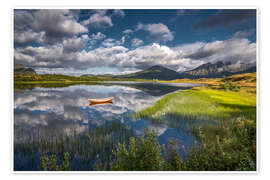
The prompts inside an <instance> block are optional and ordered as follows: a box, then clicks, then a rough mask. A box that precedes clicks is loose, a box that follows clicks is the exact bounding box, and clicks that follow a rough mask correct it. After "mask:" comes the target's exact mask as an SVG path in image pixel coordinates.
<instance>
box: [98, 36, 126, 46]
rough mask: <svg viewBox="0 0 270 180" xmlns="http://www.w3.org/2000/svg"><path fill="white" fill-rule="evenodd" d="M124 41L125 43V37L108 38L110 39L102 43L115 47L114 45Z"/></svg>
mask: <svg viewBox="0 0 270 180" xmlns="http://www.w3.org/2000/svg"><path fill="white" fill-rule="evenodd" d="M123 43H125V37H123V39H121V40H116V39H113V38H108V39H105V40H104V41H103V42H102V43H101V44H102V46H105V47H113V46H119V45H121V44H123Z"/></svg>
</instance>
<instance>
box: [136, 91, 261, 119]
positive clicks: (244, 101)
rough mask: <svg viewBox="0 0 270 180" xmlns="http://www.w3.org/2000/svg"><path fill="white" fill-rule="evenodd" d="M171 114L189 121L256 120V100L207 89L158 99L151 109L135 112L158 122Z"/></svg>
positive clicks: (177, 93)
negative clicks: (243, 117)
mask: <svg viewBox="0 0 270 180" xmlns="http://www.w3.org/2000/svg"><path fill="white" fill-rule="evenodd" d="M165 114H175V115H177V116H179V117H190V119H202V118H203V119H208V120H217V119H218V120H225V119H230V118H235V117H238V116H240V115H244V116H245V117H248V118H255V116H256V96H254V95H253V94H250V93H239V92H230V91H229V92H227V91H220V90H213V89H207V88H200V89H197V88H196V89H191V90H183V91H179V92H176V93H173V94H169V95H167V96H166V97H164V98H162V99H160V100H159V101H157V102H156V103H155V105H154V106H152V107H149V108H146V109H144V110H142V111H140V112H137V114H136V116H137V117H148V118H152V119H160V118H162V117H163V116H164V115H165Z"/></svg>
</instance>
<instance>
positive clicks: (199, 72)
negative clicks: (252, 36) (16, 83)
mask: <svg viewBox="0 0 270 180" xmlns="http://www.w3.org/2000/svg"><path fill="white" fill-rule="evenodd" d="M249 72H256V66H252V65H247V64H241V63H238V64H232V63H230V62H226V63H224V62H222V61H218V62H216V63H206V64H203V65H201V66H199V67H197V68H195V69H192V70H189V71H185V72H181V73H179V72H176V71H174V70H171V69H169V68H166V67H163V66H160V65H155V66H152V67H150V68H147V69H145V70H142V71H138V72H135V73H130V74H124V75H112V74H104V75H93V74H85V75H82V77H87V76H88V77H91V76H99V77H111V78H130V79H150V80H154V79H158V80H173V79H183V78H189V79H197V78H218V77H223V76H230V75H233V74H241V73H249ZM14 73H23V74H36V72H35V70H34V69H32V68H27V67H24V66H23V65H15V66H14Z"/></svg>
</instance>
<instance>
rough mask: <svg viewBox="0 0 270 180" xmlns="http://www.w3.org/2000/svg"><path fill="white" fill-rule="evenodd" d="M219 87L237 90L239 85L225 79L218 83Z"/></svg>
mask: <svg viewBox="0 0 270 180" xmlns="http://www.w3.org/2000/svg"><path fill="white" fill-rule="evenodd" d="M220 87H221V89H224V90H226V91H228V90H229V91H237V92H238V91H239V90H240V88H241V87H240V86H239V85H237V84H234V83H232V82H231V81H225V82H224V83H223V84H221V85H220Z"/></svg>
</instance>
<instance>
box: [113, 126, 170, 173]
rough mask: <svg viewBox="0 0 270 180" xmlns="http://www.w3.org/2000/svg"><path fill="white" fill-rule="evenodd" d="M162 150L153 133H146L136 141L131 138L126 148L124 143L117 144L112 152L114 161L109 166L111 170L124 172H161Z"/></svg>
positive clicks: (163, 162) (162, 162) (162, 163)
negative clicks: (116, 147)
mask: <svg viewBox="0 0 270 180" xmlns="http://www.w3.org/2000/svg"><path fill="white" fill-rule="evenodd" d="M164 149H165V148H164V147H162V146H160V145H159V143H158V140H157V137H156V136H155V135H154V133H153V132H150V131H148V132H146V133H145V135H143V136H141V137H139V138H137V139H135V138H134V137H132V138H130V142H129V147H128V148H127V147H126V144H125V143H123V144H120V143H119V146H118V149H117V150H116V151H115V152H113V154H114V156H115V159H114V161H113V162H112V164H111V169H112V170H124V171H134V170H135V171H158V170H162V169H164V165H165V161H164V158H163V157H162V151H163V150H164Z"/></svg>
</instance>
